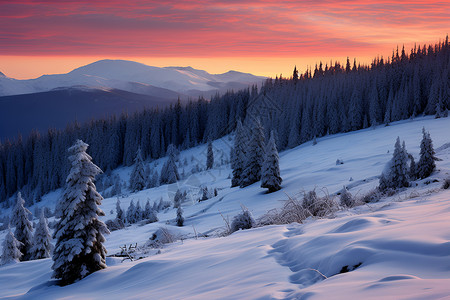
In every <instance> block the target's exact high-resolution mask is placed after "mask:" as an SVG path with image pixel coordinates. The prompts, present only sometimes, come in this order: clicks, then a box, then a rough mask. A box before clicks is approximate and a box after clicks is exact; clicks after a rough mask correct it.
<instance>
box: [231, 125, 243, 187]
mask: <svg viewBox="0 0 450 300" xmlns="http://www.w3.org/2000/svg"><path fill="white" fill-rule="evenodd" d="M245 143H246V139H245V133H244V128H243V127H242V122H241V120H238V121H237V126H236V131H235V134H234V147H233V149H231V153H230V156H231V168H232V169H233V178H231V186H232V187H234V186H239V185H240V184H241V178H242V172H243V170H244V161H245Z"/></svg>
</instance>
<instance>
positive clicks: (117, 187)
mask: <svg viewBox="0 0 450 300" xmlns="http://www.w3.org/2000/svg"><path fill="white" fill-rule="evenodd" d="M116 195H117V196H118V195H122V184H121V182H120V177H119V176H117V177H116V178H115V180H114V185H113V187H112V189H111V196H116Z"/></svg>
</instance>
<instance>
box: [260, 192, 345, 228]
mask: <svg viewBox="0 0 450 300" xmlns="http://www.w3.org/2000/svg"><path fill="white" fill-rule="evenodd" d="M287 197H288V199H287V200H285V201H284V204H283V207H282V208H281V209H271V210H269V211H268V212H267V213H265V214H264V215H262V216H261V217H260V218H258V220H257V224H258V226H264V225H271V224H276V225H279V224H290V223H295V222H296V223H303V221H304V220H305V219H307V218H308V217H310V216H316V217H325V216H328V215H331V214H332V213H334V212H335V211H337V205H336V203H335V201H334V198H333V197H331V196H330V195H329V194H328V193H325V195H324V196H323V197H318V196H317V194H316V192H315V190H313V191H309V192H304V193H303V199H301V200H298V199H297V197H290V196H289V195H287Z"/></svg>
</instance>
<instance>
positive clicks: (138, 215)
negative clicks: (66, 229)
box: [134, 200, 142, 223]
mask: <svg viewBox="0 0 450 300" xmlns="http://www.w3.org/2000/svg"><path fill="white" fill-rule="evenodd" d="M134 220H135V221H134V222H135V223H136V222H139V221H141V220H142V208H141V203H140V202H139V200H138V202H137V204H136V209H135V210H134Z"/></svg>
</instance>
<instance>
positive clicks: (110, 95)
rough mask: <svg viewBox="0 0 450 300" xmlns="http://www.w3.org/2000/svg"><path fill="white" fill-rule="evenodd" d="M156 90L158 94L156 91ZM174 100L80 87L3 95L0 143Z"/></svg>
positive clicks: (0, 101) (159, 105)
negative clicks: (20, 135) (49, 129)
mask: <svg viewBox="0 0 450 300" xmlns="http://www.w3.org/2000/svg"><path fill="white" fill-rule="evenodd" d="M155 89H156V90H155V91H156V92H155V94H157V92H158V88H155ZM172 93H174V92H172ZM174 94H175V93H174ZM176 99H177V98H176V97H175V95H174V97H172V99H171V100H169V99H167V98H164V97H158V96H149V95H142V94H136V93H131V92H128V91H123V90H118V89H109V90H107V89H93V88H89V87H83V86H78V87H71V88H59V89H55V90H52V91H48V92H40V93H32V94H23V95H14V96H3V97H0V140H2V141H4V140H5V139H7V138H14V137H16V136H17V134H18V133H19V132H20V133H21V134H22V135H23V136H24V137H26V136H28V135H29V133H30V132H31V130H33V129H37V130H39V131H40V132H46V131H47V129H48V128H64V127H65V126H66V125H67V124H68V123H69V122H72V121H75V120H77V121H78V122H80V123H82V122H85V121H89V120H91V119H99V118H101V117H107V116H112V115H118V114H121V113H122V112H128V113H132V112H135V111H139V110H142V109H143V108H144V107H148V108H151V107H164V106H167V105H169V104H171V103H174V102H175V101H176Z"/></svg>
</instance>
